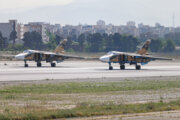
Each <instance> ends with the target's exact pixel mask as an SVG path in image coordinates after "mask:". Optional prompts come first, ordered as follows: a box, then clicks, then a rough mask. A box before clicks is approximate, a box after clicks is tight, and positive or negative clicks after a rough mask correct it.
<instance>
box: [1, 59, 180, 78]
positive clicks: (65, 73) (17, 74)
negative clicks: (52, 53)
mask: <svg viewBox="0 0 180 120" xmlns="http://www.w3.org/2000/svg"><path fill="white" fill-rule="evenodd" d="M28 64H29V67H28V68H24V62H23V61H1V62H0V81H29V80H68V79H76V80H78V79H90V78H102V79H103V78H126V77H128V78H129V77H157V76H180V62H178V61H168V62H167V61H155V62H150V63H149V64H148V65H145V66H142V70H135V66H129V65H126V70H120V69H119V64H113V67H114V70H113V71H110V70H108V64H106V63H102V62H99V61H65V62H63V63H59V64H57V67H56V68H51V67H50V64H47V63H42V65H43V66H42V67H41V68H37V67H36V63H35V62H28Z"/></svg>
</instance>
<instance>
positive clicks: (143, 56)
mask: <svg viewBox="0 0 180 120" xmlns="http://www.w3.org/2000/svg"><path fill="white" fill-rule="evenodd" d="M150 43H151V40H147V41H146V43H145V44H144V45H143V47H142V48H141V49H140V50H139V51H138V52H137V53H135V54H133V53H127V52H118V51H111V52H108V53H107V54H106V55H104V56H102V57H100V58H99V59H100V61H102V62H105V63H108V64H109V70H113V67H112V65H111V63H119V64H120V69H121V70H124V69H125V64H126V63H128V64H130V65H135V67H136V70H140V69H141V65H145V64H148V63H149V62H150V61H154V60H172V59H169V58H159V57H153V56H150V55H148V53H147V51H148V48H149V45H150Z"/></svg>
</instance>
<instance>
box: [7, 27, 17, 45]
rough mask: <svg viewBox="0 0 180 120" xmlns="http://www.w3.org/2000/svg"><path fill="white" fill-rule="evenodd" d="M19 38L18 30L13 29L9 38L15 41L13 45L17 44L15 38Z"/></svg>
mask: <svg viewBox="0 0 180 120" xmlns="http://www.w3.org/2000/svg"><path fill="white" fill-rule="evenodd" d="M16 39H17V32H16V31H15V30H13V31H12V32H11V34H10V36H9V40H12V41H13V46H14V44H15V40H16Z"/></svg>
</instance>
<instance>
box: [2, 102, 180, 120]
mask: <svg viewBox="0 0 180 120" xmlns="http://www.w3.org/2000/svg"><path fill="white" fill-rule="evenodd" d="M179 109H180V100H177V101H173V102H169V103H163V102H158V103H146V104H119V105H116V104H113V103H109V104H88V103H81V104H79V105H77V107H76V108H74V109H70V110H51V111H50V110H47V111H46V110H41V111H36V110H34V111H31V112H30V113H24V114H23V113H21V114H11V113H6V114H0V120H39V119H58V118H73V117H91V116H102V115H120V114H130V113H146V112H157V111H170V110H179Z"/></svg>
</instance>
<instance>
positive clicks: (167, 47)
mask: <svg viewBox="0 0 180 120" xmlns="http://www.w3.org/2000/svg"><path fill="white" fill-rule="evenodd" d="M175 49H176V46H175V43H174V41H173V40H170V39H169V40H167V41H166V44H165V46H164V52H173V51H174V50H175Z"/></svg>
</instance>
